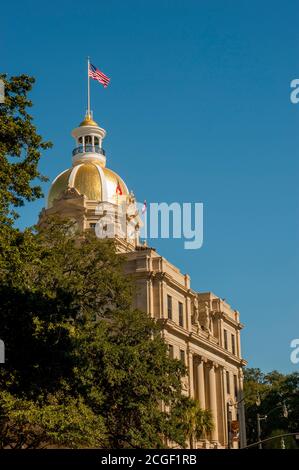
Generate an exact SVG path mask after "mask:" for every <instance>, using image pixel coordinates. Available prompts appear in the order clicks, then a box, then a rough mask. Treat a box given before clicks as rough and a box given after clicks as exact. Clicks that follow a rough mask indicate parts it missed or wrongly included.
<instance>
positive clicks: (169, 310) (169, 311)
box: [167, 295, 172, 320]
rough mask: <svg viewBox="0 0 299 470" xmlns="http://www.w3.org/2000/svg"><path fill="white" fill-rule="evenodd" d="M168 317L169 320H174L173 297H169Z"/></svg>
mask: <svg viewBox="0 0 299 470" xmlns="http://www.w3.org/2000/svg"><path fill="white" fill-rule="evenodd" d="M167 317H168V318H169V320H172V297H171V295H168V296H167Z"/></svg>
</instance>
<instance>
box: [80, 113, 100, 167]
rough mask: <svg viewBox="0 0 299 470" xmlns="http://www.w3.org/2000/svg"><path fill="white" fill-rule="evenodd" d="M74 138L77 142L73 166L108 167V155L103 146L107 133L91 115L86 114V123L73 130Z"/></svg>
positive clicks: (83, 122)
mask: <svg viewBox="0 0 299 470" xmlns="http://www.w3.org/2000/svg"><path fill="white" fill-rule="evenodd" d="M72 136H73V137H74V139H75V140H76V147H75V148H74V150H73V152H72V154H73V159H72V160H73V166H74V165H78V164H79V163H87V162H94V163H98V164H99V165H101V166H102V167H105V166H106V154H105V150H104V149H103V145H102V144H103V140H104V138H105V136H106V131H105V129H102V128H101V127H99V125H98V124H97V123H96V122H95V121H94V120H93V118H92V115H91V113H86V115H85V118H84V121H82V122H81V124H80V125H79V127H76V128H75V129H73V131H72Z"/></svg>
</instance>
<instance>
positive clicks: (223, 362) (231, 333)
mask: <svg viewBox="0 0 299 470" xmlns="http://www.w3.org/2000/svg"><path fill="white" fill-rule="evenodd" d="M72 135H73V136H74V138H75V139H76V144H77V147H76V148H75V149H74V151H73V166H72V168H71V169H69V170H65V171H64V172H63V173H61V174H60V175H59V176H58V177H57V178H55V180H54V181H53V183H52V186H51V189H50V192H49V197H48V202H47V207H46V209H43V211H42V212H41V214H40V219H39V223H40V224H42V223H43V222H44V220H45V218H46V217H47V216H49V215H53V214H59V215H60V216H62V217H65V218H69V219H72V220H73V221H74V223H75V224H76V225H77V228H78V229H79V230H80V231H84V230H90V229H93V230H94V229H95V230H96V231H97V230H98V231H100V236H107V237H111V236H113V237H114V238H115V239H116V241H117V246H118V250H119V251H120V252H122V253H126V258H127V261H126V265H125V270H126V273H127V274H129V275H133V277H134V279H135V282H136V285H137V289H136V297H135V299H134V303H135V306H136V307H138V308H140V309H142V310H143V311H145V312H147V313H148V314H149V315H150V316H151V317H153V318H155V319H156V320H158V321H160V322H161V323H162V327H163V328H162V334H163V337H164V339H165V341H166V342H167V344H168V346H169V354H170V355H171V356H173V357H176V358H179V359H180V360H182V361H183V362H184V363H185V364H186V366H187V369H188V376H187V377H185V378H184V381H183V389H184V393H186V394H187V395H189V396H191V397H192V398H194V399H195V400H198V401H199V403H200V406H201V407H202V408H205V409H210V410H211V411H212V415H213V418H214V423H215V427H214V431H213V432H212V435H211V436H207V438H206V439H203V440H200V441H198V442H196V443H195V446H196V447H204V448H226V447H233V448H237V447H243V446H245V445H246V435H245V416H244V407H243V367H244V365H246V361H244V360H243V359H242V355H241V341H240V331H241V329H242V328H243V325H242V324H241V323H240V318H239V312H238V311H237V310H233V309H232V308H231V306H230V305H229V304H228V303H227V302H226V301H225V300H223V299H221V298H219V297H218V296H217V295H215V294H213V293H212V292H196V291H194V290H193V289H191V287H190V277H189V276H188V275H186V274H182V273H181V272H180V270H179V269H178V268H177V267H175V266H174V265H172V264H171V263H170V262H169V261H167V260H166V259H165V258H163V257H162V256H160V255H159V254H158V253H157V252H156V251H155V249H153V248H151V247H147V246H146V245H145V244H142V243H140V241H139V228H140V224H141V220H140V217H139V214H138V211H137V208H136V203H135V197H134V194H133V193H132V192H131V193H130V192H129V191H128V189H127V187H126V185H125V183H124V182H123V180H122V179H121V178H120V177H119V176H118V175H117V174H116V173H114V172H112V171H111V170H108V169H107V168H106V156H105V152H104V150H103V148H102V140H103V139H104V137H105V135H106V132H105V131H104V129H101V128H100V127H99V126H98V125H97V124H96V123H95V122H94V121H93V120H92V119H91V116H87V117H86V118H85V120H84V121H83V122H82V123H81V125H80V126H79V127H78V128H76V129H74V131H73V133H72ZM123 216H124V217H123ZM120 218H122V220H125V224H123V223H121V222H120ZM109 227H110V228H109ZM111 227H112V229H111ZM111 230H112V231H111Z"/></svg>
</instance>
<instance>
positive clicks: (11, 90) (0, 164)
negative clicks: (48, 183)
mask: <svg viewBox="0 0 299 470" xmlns="http://www.w3.org/2000/svg"><path fill="white" fill-rule="evenodd" d="M0 79H1V80H2V81H3V82H4V87H5V102H4V103H0V168H1V171H0V223H1V224H4V223H6V224H11V223H12V221H13V219H14V218H16V217H17V212H16V211H15V210H14V208H16V207H20V206H22V205H23V204H24V201H33V200H35V199H36V198H39V197H41V196H42V191H41V187H40V186H39V184H38V181H45V180H46V178H45V177H44V176H42V175H41V174H40V172H39V170H38V163H39V160H40V157H41V154H42V151H43V150H45V149H47V148H49V147H51V143H50V142H44V141H43V139H42V137H41V136H40V135H39V134H38V133H37V131H36V127H35V126H34V124H33V119H32V116H31V115H30V114H29V113H28V108H30V107H31V106H32V102H31V101H30V99H29V98H28V93H29V92H30V91H31V89H32V86H33V84H34V82H35V80H34V78H33V77H29V76H27V75H20V76H16V77H11V78H8V77H7V75H6V74H0Z"/></svg>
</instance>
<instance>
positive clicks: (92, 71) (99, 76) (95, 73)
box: [88, 64, 110, 88]
mask: <svg viewBox="0 0 299 470" xmlns="http://www.w3.org/2000/svg"><path fill="white" fill-rule="evenodd" d="M88 75H89V76H90V77H91V78H93V79H94V80H97V81H98V82H100V83H101V84H102V85H103V86H104V88H106V87H107V86H108V85H109V82H110V78H109V77H107V75H105V74H104V73H103V72H101V71H100V70H99V69H97V68H96V67H95V66H94V65H92V64H89V71H88Z"/></svg>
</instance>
